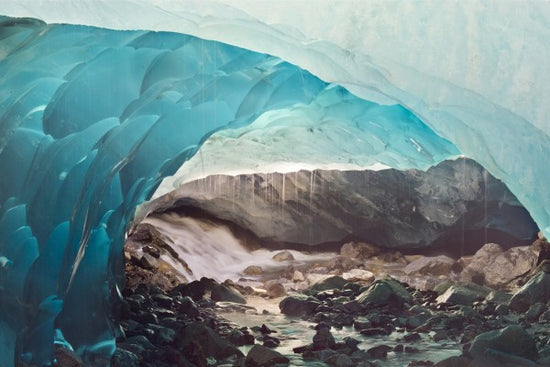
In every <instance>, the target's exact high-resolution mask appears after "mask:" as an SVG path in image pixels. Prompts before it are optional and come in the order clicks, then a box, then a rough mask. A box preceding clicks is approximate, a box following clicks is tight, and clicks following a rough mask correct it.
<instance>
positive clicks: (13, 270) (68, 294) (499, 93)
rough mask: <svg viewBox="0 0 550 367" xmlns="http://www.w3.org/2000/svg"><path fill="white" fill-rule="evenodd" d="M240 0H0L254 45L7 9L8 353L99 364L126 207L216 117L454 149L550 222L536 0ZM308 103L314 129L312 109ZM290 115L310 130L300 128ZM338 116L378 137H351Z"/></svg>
mask: <svg viewBox="0 0 550 367" xmlns="http://www.w3.org/2000/svg"><path fill="white" fill-rule="evenodd" d="M231 4H232V5H228V4H221V3H220V2H215V1H214V2H213V1H210V2H209V1H186V2H177V1H166V0H156V1H145V0H143V1H132V2H125V1H115V2H112V1H107V0H105V1H96V0H84V1H59V2H49V1H43V2H36V1H31V0H25V1H2V2H1V6H0V12H2V13H3V14H5V15H10V16H33V17H36V18H40V19H43V20H45V21H47V22H50V23H51V22H64V23H78V24H88V25H96V26H103V27H110V28H117V29H155V30H170V31H178V32H181V33H186V34H192V35H196V36H200V37H203V38H207V39H214V40H219V41H225V42H228V43H231V44H234V45H239V46H242V47H244V48H247V49H251V50H256V51H261V52H262V53H254V52H250V51H246V50H244V49H239V48H235V47H231V46H227V45H225V44H222V43H215V42H209V41H202V40H201V39H197V38H194V37H190V36H185V35H175V34H166V33H148V32H144V31H133V32H120V31H119V32H114V31H107V30H104V29H98V28H88V27H82V26H46V25H45V24H43V23H41V22H39V21H33V20H24V21H15V22H14V21H11V20H9V19H6V18H3V19H2V20H1V22H2V23H3V24H2V30H1V33H0V81H1V83H0V169H1V170H2V179H1V180H0V206H1V207H0V212H1V216H0V267H1V268H0V286H1V287H2V288H1V290H2V292H1V294H0V297H1V298H0V307H1V310H2V312H1V313H0V314H1V316H0V317H1V320H0V323H1V325H0V327H1V330H2V331H3V332H2V341H3V343H2V344H1V346H0V348H1V353H0V365H10V364H12V363H13V356H14V355H15V358H18V357H20V356H21V357H22V358H23V360H25V361H29V362H31V363H37V364H42V363H45V361H47V360H48V359H49V358H50V356H51V351H52V343H53V340H54V338H55V339H56V340H57V342H58V343H64V339H67V341H68V342H69V343H71V345H72V346H73V347H74V348H75V350H76V351H77V352H78V353H80V354H81V355H82V356H83V357H84V358H85V359H86V360H87V361H88V362H89V363H90V364H91V363H92V362H91V361H92V360H95V361H96V362H94V363H96V364H98V365H101V363H102V362H101V358H105V357H108V356H109V355H110V353H112V351H113V348H114V342H113V335H114V334H115V332H116V331H115V330H116V327H115V326H116V322H115V321H114V320H113V319H112V312H111V311H112V305H113V303H114V302H115V301H116V299H117V294H118V290H117V286H118V284H119V283H118V281H120V275H121V269H122V256H121V250H122V239H123V233H124V229H125V226H126V223H127V222H128V221H129V220H130V218H131V217H132V215H133V211H134V209H135V207H136V205H137V204H139V203H140V202H142V201H143V200H145V199H146V198H148V197H149V196H150V195H151V194H152V192H153V191H154V189H155V188H156V187H157V186H158V183H159V182H160V179H161V178H162V177H163V176H165V175H169V174H172V173H173V172H175V171H176V170H177V169H178V168H179V167H180V166H181V164H182V163H183V162H184V161H185V160H187V159H188V158H190V157H191V156H192V155H193V154H194V153H195V152H196V150H197V149H198V147H199V146H200V145H201V144H202V143H203V142H204V139H206V138H207V137H208V136H209V135H210V134H212V133H213V132H215V131H216V130H218V129H221V128H223V127H227V126H230V127H231V128H239V129H245V130H240V131H242V132H243V133H244V132H246V134H244V135H247V134H249V136H251V140H247V139H245V140H242V142H243V143H246V144H250V142H251V141H254V140H253V138H254V135H256V138H261V139H263V140H261V141H262V142H265V141H266V136H267V135H264V134H262V133H261V131H262V130H261V129H260V130H258V129H255V126H262V125H261V124H264V125H263V126H266V127H267V128H268V129H267V130H264V131H266V132H269V134H273V132H274V131H275V130H273V129H276V128H277V124H278V123H279V122H280V123H281V126H282V127H283V130H282V131H280V133H281V134H282V135H275V136H274V138H275V137H279V138H280V139H279V141H275V140H276V139H273V140H274V141H273V142H274V143H276V144H275V145H277V144H279V148H278V151H282V152H288V151H292V150H293V147H289V146H288V145H285V142H291V141H292V138H296V137H297V136H300V134H303V135H301V136H303V137H304V140H306V141H308V142H309V139H308V138H311V137H315V138H316V139H317V138H319V140H314V141H318V142H319V143H308V145H311V146H312V147H315V146H316V147H318V148H319V149H318V151H319V152H326V151H327V150H330V149H335V147H336V148H337V149H335V151H336V152H338V154H337V155H336V159H335V163H341V162H342V160H343V162H345V163H346V164H347V163H349V162H347V160H346V159H347V158H349V157H355V156H361V155H362V154H364V156H365V157H370V155H371V154H373V155H374V156H375V159H371V160H369V159H362V160H359V161H358V164H359V165H363V164H364V165H368V166H371V165H373V164H383V165H388V166H396V167H400V168H401V165H403V166H409V167H420V168H426V167H427V166H429V165H430V164H434V163H437V162H438V161H440V160H442V159H445V158H448V157H453V156H456V155H458V154H460V152H461V153H463V154H465V155H467V156H469V157H471V158H473V159H475V160H477V161H478V162H480V163H481V164H483V165H484V166H485V167H486V168H487V169H488V170H489V171H490V172H491V173H493V174H494V175H495V176H496V177H498V178H501V179H503V180H504V181H505V182H506V184H507V185H508V187H509V188H510V189H511V191H512V192H513V193H514V194H515V195H516V196H517V197H518V199H519V200H520V201H521V202H522V203H523V204H524V205H525V207H526V208H527V209H528V210H529V211H530V213H531V214H532V216H533V218H534V219H535V221H536V222H537V223H538V225H539V226H540V227H541V228H542V229H543V231H544V232H545V234H546V235H549V234H550V227H549V225H550V217H549V215H548V209H547V208H550V205H549V204H550V186H549V185H547V182H549V180H550V173H549V171H548V169H547V164H546V162H547V157H548V156H549V153H550V140H549V133H550V121H549V120H548V118H547V116H548V115H549V112H550V110H549V109H550V105H549V104H548V103H547V101H548V100H549V99H550V98H549V97H550V90H549V88H548V85H550V73H549V71H548V67H547V63H548V59H550V45H549V43H548V41H547V40H548V39H550V29H549V24H550V20H549V19H550V16H549V13H550V9H549V6H548V4H547V3H546V2H536V1H531V2H525V3H522V4H521V6H518V5H517V3H514V2H500V1H494V2H484V3H481V4H480V3H478V2H473V1H472V2H470V1H464V2H450V1H442V2H440V1H438V2H435V1H433V2H431V1H427V2H422V3H420V2H414V3H410V2H386V1H383V2H382V1H381V2H363V1H349V2H345V3H338V6H334V3H333V2H329V1H326V2H319V3H317V4H316V5H315V9H314V11H312V9H311V3H310V2H302V3H300V2H291V3H290V2H285V1H282V2H255V1H239V2H231ZM291 5H292V6H291ZM461 30H462V31H461ZM265 53H268V54H273V55H276V56H279V57H281V58H282V59H284V60H286V61H289V62H291V63H292V64H295V65H298V66H300V67H301V68H302V69H300V68H298V67H296V66H293V65H291V64H288V63H286V62H282V61H281V60H280V59H278V58H274V57H270V56H266V55H265ZM304 69H305V70H309V71H310V72H307V71H304ZM317 77H319V78H320V79H319V78H317ZM327 82H329V83H331V82H334V83H337V84H340V85H344V86H345V87H347V89H348V90H349V91H351V92H352V93H354V94H355V96H359V97H362V98H364V99H366V100H370V101H373V102H367V101H365V100H360V99H358V98H357V97H355V96H354V95H353V94H350V93H349V92H348V91H346V90H345V89H343V88H341V87H339V86H335V85H332V84H327ZM375 103H384V104H387V105H388V106H386V107H381V106H379V105H377V104H375ZM397 104H399V105H400V106H399V105H397ZM401 106H402V107H401ZM348 107H351V108H348ZM384 109H386V110H385V112H383V113H380V114H374V115H373V114H372V113H373V112H374V111H376V110H384ZM306 112H307V114H306ZM312 112H315V113H317V114H318V115H316V116H319V120H320V121H324V122H325V125H324V127H323V129H322V130H323V131H322V132H320V131H317V130H315V129H316V128H317V127H318V126H317V125H315V124H313V125H315V128H313V126H312V122H311V121H307V119H305V118H304V116H305V115H307V116H310V114H311V113H312ZM278 113H280V114H282V115H280V116H282V119H279V118H277V116H278V115H277V114H278ZM365 114H366V115H369V120H366V121H365V120H362V119H361V117H362V116H364V115H365ZM388 114H389V116H393V117H391V118H387V117H388ZM394 116H398V117H397V118H394ZM294 121H299V123H298V127H299V126H303V127H304V128H305V130H304V131H302V132H298V135H296V134H297V132H296V129H297V128H298V127H297V126H295V125H290V124H291V123H292V122H294ZM313 122H315V120H314V121H313ZM424 123H426V124H428V126H430V127H431V128H433V130H435V131H436V132H437V133H438V134H440V135H441V136H443V137H444V138H447V139H448V140H450V141H452V142H453V143H454V145H453V144H451V143H449V142H448V141H447V140H444V139H441V138H439V137H438V136H437V135H435V134H434V133H433V131H432V130H430V129H429V128H427V126H426V125H424ZM392 124H393V125H392ZM403 124H404V125H405V126H407V127H409V129H408V130H407V129H403V128H401V127H402V126H403ZM246 126H250V127H249V129H250V130H246V129H247V128H246ZM341 126H344V127H346V126H347V127H350V128H351V127H352V128H353V129H351V130H349V131H350V132H351V135H353V136H357V137H359V138H363V139H365V140H366V141H367V140H368V139H370V138H372V137H373V136H376V137H379V138H380V141H378V140H376V139H375V140H373V141H372V142H371V143H370V144H371V147H369V148H368V149H367V150H364V151H363V150H359V151H358V150H357V147H358V146H359V147H360V148H361V149H363V145H361V144H359V145H356V146H353V145H349V146H350V147H352V148H353V149H351V151H350V152H346V147H347V146H348V144H349V143H350V139H349V136H350V135H349V134H348V133H345V134H340V133H341V132H342V131H341V128H340V127H341ZM319 127H321V125H319ZM325 127H326V129H325ZM310 128H313V131H314V133H312V134H311V132H309V130H308V129H310ZM354 129H355V130H354ZM298 130H299V129H298ZM285 131H286V133H289V134H291V135H292V138H289V139H288V140H287V139H284V137H285V134H286V133H285ZM346 134H347V135H346ZM225 135H226V137H228V140H227V141H231V140H232V139H233V140H234V138H235V136H232V135H231V133H228V134H225ZM331 138H332V139H331ZM411 138H412V140H411ZM267 140H268V139H267ZM246 144H245V146H246ZM327 144H330V145H327ZM236 145H237V146H239V145H240V144H239V143H237V144H236ZM294 145H295V143H294ZM222 146H223V144H222ZM338 147H339V148H338ZM386 148H389V149H386ZM247 149H248V148H247ZM276 150H277V149H276ZM237 151H238V150H237ZM237 151H234V150H228V151H227V154H225V155H226V156H227V157H229V158H230V159H229V162H232V161H231V157H234V156H235V154H236V152H237ZM306 151H307V150H306ZM230 152H231V153H230ZM240 154H243V153H242V152H241V153H240ZM244 154H246V153H244ZM250 154H254V153H253V152H251V153H250ZM310 155H311V154H306V156H310ZM300 159H301V158H300ZM300 159H298V158H292V157H291V163H293V162H292V161H293V160H298V161H299V160H300ZM323 160H324V159H323V158H319V159H314V160H312V163H313V164H315V163H318V162H319V161H323ZM233 162H234V161H233ZM355 163H357V162H351V164H355ZM82 299H86V300H88V301H89V302H86V303H83V302H82ZM103 363H105V361H104V362H103Z"/></svg>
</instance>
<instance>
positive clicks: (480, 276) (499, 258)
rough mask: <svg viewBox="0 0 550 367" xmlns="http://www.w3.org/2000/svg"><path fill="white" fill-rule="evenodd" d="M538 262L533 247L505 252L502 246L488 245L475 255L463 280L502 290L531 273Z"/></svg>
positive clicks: (464, 271) (464, 272)
mask: <svg viewBox="0 0 550 367" xmlns="http://www.w3.org/2000/svg"><path fill="white" fill-rule="evenodd" d="M536 261H537V253H536V251H535V249H534V247H532V246H521V247H513V248H510V249H508V250H506V251H503V250H502V248H501V246H500V245H497V244H495V243H488V244H485V245H484V246H483V247H482V248H481V249H479V250H478V251H477V252H476V253H475V255H474V256H473V257H472V259H471V261H470V262H469V264H468V265H467V266H466V267H465V268H464V270H463V271H462V273H461V279H462V280H463V281H469V282H471V281H475V282H478V283H483V284H485V285H487V286H489V287H493V288H500V287H502V286H505V285H506V284H508V283H510V282H511V281H512V280H514V279H516V278H518V277H519V276H521V275H524V274H525V273H527V272H529V271H530V270H531V269H532V268H533V267H534V266H535V264H536Z"/></svg>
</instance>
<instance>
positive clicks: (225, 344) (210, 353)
mask: <svg viewBox="0 0 550 367" xmlns="http://www.w3.org/2000/svg"><path fill="white" fill-rule="evenodd" d="M181 334H182V335H180V336H179V337H178V338H176V339H175V340H176V343H178V346H179V348H180V349H182V350H184V351H188V352H189V351H193V352H197V354H200V355H204V356H205V357H213V358H215V359H217V360H222V359H224V358H228V357H230V356H237V357H242V356H244V355H243V354H242V352H241V351H240V350H239V349H237V348H236V347H235V346H234V345H232V344H231V343H230V342H229V341H227V340H226V339H224V338H222V337H220V336H219V335H218V334H216V332H215V331H214V330H212V329H211V328H209V327H208V326H206V325H204V324H203V323H201V322H194V323H191V324H189V325H187V326H186V327H185V328H184V329H183V331H182V332H181ZM199 349H200V350H199Z"/></svg>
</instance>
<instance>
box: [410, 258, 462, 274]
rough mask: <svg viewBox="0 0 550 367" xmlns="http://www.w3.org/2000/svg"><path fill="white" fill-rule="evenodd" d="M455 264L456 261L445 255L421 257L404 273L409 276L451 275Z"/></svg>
mask: <svg viewBox="0 0 550 367" xmlns="http://www.w3.org/2000/svg"><path fill="white" fill-rule="evenodd" d="M454 264H455V260H454V259H452V258H450V257H448V256H444V255H440V256H434V257H421V258H420V259H418V260H415V261H413V262H411V263H409V264H408V265H407V266H405V268H404V269H403V272H404V273H405V274H407V275H414V274H422V275H427V274H431V275H449V273H450V272H451V268H452V267H453V265H454Z"/></svg>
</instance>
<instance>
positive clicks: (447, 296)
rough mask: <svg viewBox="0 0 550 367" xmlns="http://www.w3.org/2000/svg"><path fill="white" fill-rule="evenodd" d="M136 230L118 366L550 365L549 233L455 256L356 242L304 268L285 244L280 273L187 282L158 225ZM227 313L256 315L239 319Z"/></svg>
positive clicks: (249, 272) (254, 271) (254, 270)
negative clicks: (543, 255)
mask: <svg viewBox="0 0 550 367" xmlns="http://www.w3.org/2000/svg"><path fill="white" fill-rule="evenodd" d="M148 232H149V233H148ZM137 233H138V234H136V235H134V236H133V237H132V240H133V245H132V246H128V247H127V254H126V255H127V260H128V261H127V278H128V279H127V287H126V289H125V290H124V292H123V294H124V303H123V311H122V321H121V324H122V328H123V330H124V332H125V336H124V337H122V338H120V339H119V340H118V341H117V350H116V353H115V355H114V357H113V359H112V366H114V367H117V366H130V367H132V366H160V367H163V366H276V365H306V366H307V365H312V366H323V365H325V366H326V365H328V366H389V365H394V366H461V367H462V366H464V367H482V366H550V328H549V326H550V324H549V323H550V308H549V301H550V273H548V272H550V266H547V262H546V261H543V262H542V264H539V265H538V266H536V265H537V256H538V253H539V252H540V249H541V246H542V247H544V246H545V243H546V242H545V240H543V239H542V240H538V241H536V242H535V243H534V244H533V245H531V246H527V247H518V248H512V249H509V250H506V251H504V250H502V249H501V248H500V246H498V245H496V244H487V245H485V246H484V247H483V248H481V249H480V250H479V251H478V252H477V253H476V254H475V255H473V256H469V257H464V258H461V259H458V260H454V259H451V258H447V257H445V256H437V257H423V256H402V255H400V254H399V253H384V252H383V251H381V250H380V249H378V248H376V247H375V246H372V245H369V244H364V243H354V242H352V243H347V244H345V245H344V246H342V249H341V252H340V254H338V255H335V256H334V257H333V258H332V259H331V260H330V261H327V262H326V263H320V264H311V265H308V266H307V267H302V268H297V267H296V266H294V265H293V262H292V252H282V253H280V254H277V256H278V261H281V262H283V263H284V262H288V264H289V265H288V267H287V268H286V271H284V272H282V273H280V274H278V275H277V276H275V275H273V274H269V275H268V274H264V273H263V269H262V268H261V267H259V266H257V267H248V268H247V269H243V277H242V278H241V279H237V280H235V281H230V280H228V281H225V282H223V283H218V282H216V281H214V280H212V279H207V278H202V279H201V280H199V281H193V282H189V283H182V281H183V280H182V279H181V276H180V275H177V274H175V273H174V272H173V271H171V270H170V267H169V266H167V265H166V264H165V263H164V262H163V261H162V260H160V259H161V257H160V254H161V253H162V252H170V250H169V249H168V248H167V245H166V244H163V243H162V241H161V240H160V239H159V236H158V233H155V232H154V231H151V229H150V228H149V229H145V230H143V231H141V232H140V231H138V232H137ZM147 233H148V234H147ZM130 243H132V242H130ZM139 244H141V246H140V245H139ZM146 246H148V247H146ZM540 260H541V259H539V262H540ZM254 298H260V299H265V300H267V301H268V302H277V303H278V309H279V310H278V311H280V313H281V314H283V315H285V316H284V317H285V319H287V320H288V324H284V325H287V326H288V327H292V325H300V326H301V325H305V326H303V327H305V328H308V326H310V327H311V328H313V330H309V331H310V333H309V334H308V335H310V336H311V335H312V336H311V337H308V339H307V340H306V339H305V338H304V337H301V336H300V335H299V334H292V335H289V333H285V330H284V329H285V328H286V327H287V326H281V325H282V324H279V325H278V326H277V327H274V326H273V325H270V324H269V320H271V319H270V315H272V314H273V311H265V310H263V311H262V310H261V309H259V308H258V309H256V308H255V307H253V306H251V305H249V304H247V300H248V301H250V300H251V299H254ZM249 303H250V302H249ZM231 313H237V314H241V315H243V318H247V317H248V316H249V317H248V318H249V320H248V321H250V320H252V319H253V320H258V322H257V325H249V326H239V325H236V324H235V323H233V322H230V321H228V319H227V317H230V315H231ZM275 313H277V311H275ZM253 317H254V318H253ZM262 320H263V322H262ZM297 322H300V323H301V324H300V323H298V324H296V323H297ZM249 323H250V322H249ZM293 323H294V324H293ZM288 339H293V343H292V345H297V344H298V345H297V346H295V347H293V348H292V349H293V350H292V349H291V350H288V348H285V347H284V346H285V345H286V346H288V345H289V343H288ZM446 346H448V348H449V349H448V351H447V353H446V355H443V357H439V358H438V359H437V360H436V359H433V360H432V358H430V357H429V356H430V355H431V354H430V353H429V350H430V348H438V349H439V350H441V349H443V350H444V351H445V348H447V347H446ZM440 355H441V354H440Z"/></svg>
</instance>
